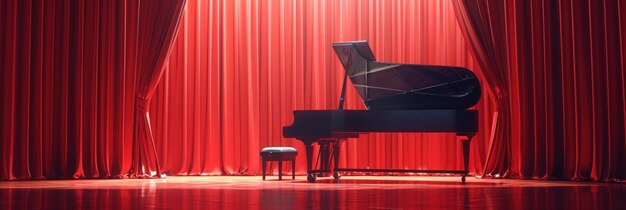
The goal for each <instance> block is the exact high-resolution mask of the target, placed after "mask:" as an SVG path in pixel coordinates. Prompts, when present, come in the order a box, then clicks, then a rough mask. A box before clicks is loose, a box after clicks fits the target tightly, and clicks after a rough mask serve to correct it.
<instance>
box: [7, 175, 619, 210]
mask: <svg viewBox="0 0 626 210" xmlns="http://www.w3.org/2000/svg"><path fill="white" fill-rule="evenodd" d="M255 178H256V177H255ZM170 179H176V178H170V177H168V180H167V181H165V182H145V180H124V181H122V182H121V183H120V182H115V181H107V180H88V181H85V180H79V181H72V180H67V181H28V182H22V181H18V182H0V198H1V200H0V206H2V209H7V208H8V209H75V208H81V209H139V208H142V209H182V208H184V209H234V208H246V209H301V208H310V209H433V208H434V209H537V208H540V209H624V208H626V202H625V201H624V198H626V187H625V185H624V184H596V183H586V184H585V183H582V184H581V183H574V182H556V183H554V184H552V183H547V184H546V182H542V181H522V180H504V181H502V180H498V181H497V182H496V181H494V182H489V181H480V182H469V183H467V184H459V183H458V182H454V181H452V180H439V181H424V180H421V181H420V180H414V181H403V180H385V179H375V180H369V179H368V180H350V179H346V180H341V182H340V183H331V181H330V180H320V182H319V183H316V184H309V183H302V180H297V181H283V182H278V181H270V182H262V181H257V180H252V179H250V178H239V179H244V180H242V181H241V180H240V181H238V180H237V179H235V180H232V178H220V177H216V178H215V179H217V180H211V179H210V178H208V179H207V178H202V179H201V178H198V179H197V180H196V181H197V182H199V183H195V182H194V179H193V177H192V178H184V180H182V181H181V180H173V181H170ZM221 179H228V181H223V180H222V181H220V180H221ZM133 181H136V182H142V183H134V182H133ZM49 182H54V184H50V183H49ZM77 182H78V184H77ZM64 183H65V184H64ZM123 183H129V184H125V185H124V184H123ZM146 183H147V184H146ZM220 184H221V185H220ZM202 185H204V187H202ZM216 185H217V186H219V187H216ZM277 185H279V186H277ZM407 185H408V186H409V187H407ZM41 186H45V187H41ZM111 186H113V187H111ZM116 186H119V187H116ZM246 186H248V187H246ZM394 186H395V187H394Z"/></svg>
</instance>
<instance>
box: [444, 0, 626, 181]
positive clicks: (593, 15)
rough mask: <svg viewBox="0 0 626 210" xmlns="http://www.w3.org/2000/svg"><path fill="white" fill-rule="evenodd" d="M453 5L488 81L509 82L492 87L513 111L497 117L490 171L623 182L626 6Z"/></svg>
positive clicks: (469, 1)
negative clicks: (504, 116)
mask: <svg viewBox="0 0 626 210" xmlns="http://www.w3.org/2000/svg"><path fill="white" fill-rule="evenodd" d="M453 4H454V5H455V11H456V12H457V17H458V20H459V24H460V25H461V27H462V28H463V29H464V32H465V36H466V38H467V39H468V40H469V43H470V44H471V46H472V49H474V52H475V55H476V58H477V60H478V61H479V63H480V64H481V67H482V69H483V71H484V72H485V76H486V78H487V81H488V82H489V83H490V85H496V86H495V87H498V86H497V85H498V84H500V83H501V82H504V84H505V85H507V86H508V88H506V89H501V88H500V89H495V88H494V87H492V91H495V92H496V93H497V92H498V91H500V92H503V91H504V94H505V95H508V97H507V98H504V99H505V100H503V102H506V103H507V104H508V107H510V109H509V110H508V111H510V114H508V115H507V118H508V120H506V118H501V119H498V125H497V127H496V131H495V134H494V138H493V140H492V145H491V146H490V154H491V155H490V156H489V157H487V163H488V164H486V165H485V174H484V175H485V176H496V177H497V176H501V175H502V174H503V172H506V171H509V172H510V173H509V175H511V176H510V177H519V178H537V179H566V180H597V181H624V180H625V179H626V169H625V168H624V167H622V164H621V163H624V161H626V155H624V153H625V152H626V146H624V145H625V143H626V138H625V135H626V133H625V129H624V126H625V124H624V120H625V116H624V110H625V109H626V106H625V105H626V104H625V103H624V102H625V100H626V96H625V94H624V93H626V92H625V89H624V86H625V85H624V84H625V83H626V80H625V77H624V74H625V72H626V70H625V69H626V67H625V66H624V65H625V64H624V58H625V54H624V53H625V52H624V50H623V49H624V43H626V42H625V41H626V35H625V33H624V32H625V31H624V23H625V22H626V17H625V15H624V13H623V12H622V11H626V10H624V8H625V6H624V4H623V3H621V2H620V1H617V0H602V1H583V2H581V1H570V0H560V1H543V0H530V1H521V0H520V1H507V2H501V1H489V0H453ZM490 48H496V49H495V50H490ZM497 56H500V57H497ZM485 61H486V62H485ZM500 73H501V74H500ZM489 74H491V75H492V76H494V77H497V78H492V77H490V76H489ZM499 106H502V105H499ZM498 111H500V110H498ZM499 114H501V113H499ZM501 123H508V124H505V125H504V126H503V127H509V131H508V132H504V133H502V134H501V133H499V132H498V127H500V126H501V125H500V124H501ZM504 174H506V173H504Z"/></svg>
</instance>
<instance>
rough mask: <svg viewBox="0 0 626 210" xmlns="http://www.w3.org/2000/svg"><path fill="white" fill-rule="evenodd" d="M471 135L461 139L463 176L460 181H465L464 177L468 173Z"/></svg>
mask: <svg viewBox="0 0 626 210" xmlns="http://www.w3.org/2000/svg"><path fill="white" fill-rule="evenodd" d="M472 137H473V136H467V140H462V141H461V143H462V144H463V166H464V167H465V168H464V170H463V172H464V174H463V177H461V181H462V182H463V183H465V177H466V176H467V174H468V173H469V150H470V142H471V141H472Z"/></svg>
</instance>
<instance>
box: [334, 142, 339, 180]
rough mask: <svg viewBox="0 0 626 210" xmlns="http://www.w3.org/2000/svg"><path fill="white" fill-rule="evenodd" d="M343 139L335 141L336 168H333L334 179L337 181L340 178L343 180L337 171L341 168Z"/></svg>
mask: <svg viewBox="0 0 626 210" xmlns="http://www.w3.org/2000/svg"><path fill="white" fill-rule="evenodd" d="M340 144H341V139H337V140H335V144H334V145H333V146H334V148H333V162H334V166H333V178H335V179H336V180H338V179H339V178H341V174H339V171H337V169H338V168H339V151H340V148H341V145H340Z"/></svg>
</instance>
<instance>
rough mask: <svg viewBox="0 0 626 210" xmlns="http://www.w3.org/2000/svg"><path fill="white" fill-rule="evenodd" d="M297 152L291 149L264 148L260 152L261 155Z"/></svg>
mask: <svg viewBox="0 0 626 210" xmlns="http://www.w3.org/2000/svg"><path fill="white" fill-rule="evenodd" d="M294 152H297V151H296V148H293V147H265V148H263V149H262V150H261V154H264V153H294Z"/></svg>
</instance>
